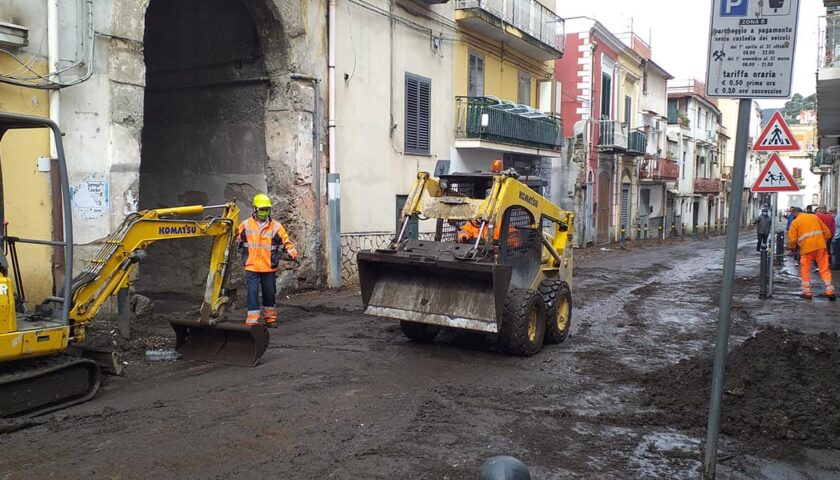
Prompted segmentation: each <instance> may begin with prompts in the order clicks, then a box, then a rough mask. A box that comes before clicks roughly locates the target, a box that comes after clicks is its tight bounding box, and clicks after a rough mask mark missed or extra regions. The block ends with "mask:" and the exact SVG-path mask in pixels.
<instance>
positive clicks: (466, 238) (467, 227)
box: [457, 220, 522, 248]
mask: <svg viewBox="0 0 840 480" xmlns="http://www.w3.org/2000/svg"><path fill="white" fill-rule="evenodd" d="M480 230H481V222H479V221H478V220H469V221H466V222H464V224H463V225H461V226H460V227H459V228H458V236H457V241H458V243H472V242H475V240H476V239H477V238H478V234H479V231H480ZM488 230H490V228H489V227H488V226H487V225H485V226H484V232H483V233H482V235H481V236H482V237H483V239H484V240H485V241H486V240H487V234H488ZM500 233H502V229H501V228H497V229H495V231H494V232H493V241H494V242H496V243H498V242H499V234H500ZM507 243H508V247H510V248H516V247H519V246H521V245H522V235H521V234H520V232H519V230H518V229H517V228H516V227H508V239H507Z"/></svg>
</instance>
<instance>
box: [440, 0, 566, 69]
mask: <svg viewBox="0 0 840 480" xmlns="http://www.w3.org/2000/svg"><path fill="white" fill-rule="evenodd" d="M455 8H456V12H455V20H456V22H457V23H458V25H459V26H460V27H463V28H466V29H469V30H472V31H475V32H477V33H479V34H482V35H484V36H487V37H489V38H492V39H494V40H496V41H498V42H504V43H505V44H506V45H507V46H509V47H511V48H513V49H516V50H518V51H519V52H521V53H524V54H525V55H527V56H529V57H531V58H533V59H535V60H539V61H541V62H546V61H549V60H555V59H558V58H561V57H562V56H563V38H564V33H565V30H564V23H563V19H562V18H560V17H559V16H558V15H557V14H556V13H554V12H553V11H551V10H550V9H549V8H547V7H545V6H544V5H542V4H541V3H539V2H537V1H536V0H457V1H456V3H455Z"/></svg>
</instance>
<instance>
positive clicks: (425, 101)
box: [405, 73, 432, 155]
mask: <svg viewBox="0 0 840 480" xmlns="http://www.w3.org/2000/svg"><path fill="white" fill-rule="evenodd" d="M431 100H432V81H431V80H430V79H428V78H425V77H420V76H417V75H413V74H411V73H406V74H405V152H406V153H415V154H419V155H429V154H430V153H431V113H432V112H431V110H432V106H431Z"/></svg>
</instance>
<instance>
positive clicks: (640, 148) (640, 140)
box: [627, 130, 647, 157]
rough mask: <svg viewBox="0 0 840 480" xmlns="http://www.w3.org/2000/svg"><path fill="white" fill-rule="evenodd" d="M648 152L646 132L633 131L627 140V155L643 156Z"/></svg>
mask: <svg viewBox="0 0 840 480" xmlns="http://www.w3.org/2000/svg"><path fill="white" fill-rule="evenodd" d="M646 152H647V135H645V132H641V131H638V130H636V131H632V132H630V138H629V139H628V140H627V155H633V156H636V157H641V156H642V155H644V154H645V153H646Z"/></svg>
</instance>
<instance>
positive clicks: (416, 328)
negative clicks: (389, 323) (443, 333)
mask: <svg viewBox="0 0 840 480" xmlns="http://www.w3.org/2000/svg"><path fill="white" fill-rule="evenodd" d="M400 330H402V332H403V335H405V336H406V337H408V338H410V339H411V340H414V341H415V342H422V343H429V342H431V341H432V340H434V339H435V337H436V336H437V334H438V332H439V331H440V329H438V328H437V327H432V326H430V325H426V324H425V323H417V322H408V321H405V320H400Z"/></svg>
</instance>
